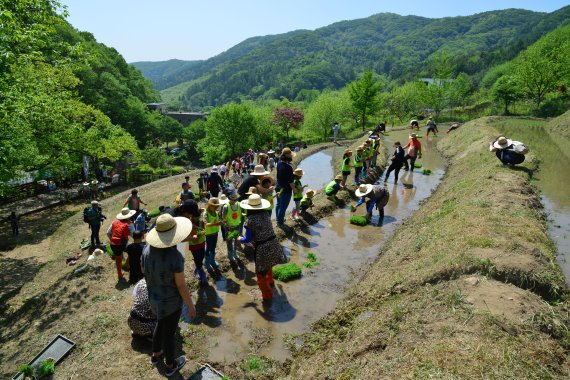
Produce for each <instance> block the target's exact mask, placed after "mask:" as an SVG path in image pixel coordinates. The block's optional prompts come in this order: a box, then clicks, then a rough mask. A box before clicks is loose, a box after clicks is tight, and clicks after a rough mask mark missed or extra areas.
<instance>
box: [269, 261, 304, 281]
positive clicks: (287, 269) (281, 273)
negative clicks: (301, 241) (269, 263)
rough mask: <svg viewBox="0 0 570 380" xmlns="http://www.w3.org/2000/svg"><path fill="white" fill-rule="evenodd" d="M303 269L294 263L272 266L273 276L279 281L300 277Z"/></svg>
mask: <svg viewBox="0 0 570 380" xmlns="http://www.w3.org/2000/svg"><path fill="white" fill-rule="evenodd" d="M302 272H303V270H302V269H301V267H300V266H299V265H297V264H296V263H289V264H283V265H276V266H274V267H273V278H276V279H277V280H279V281H283V282H287V281H291V280H294V279H297V278H301V274H302Z"/></svg>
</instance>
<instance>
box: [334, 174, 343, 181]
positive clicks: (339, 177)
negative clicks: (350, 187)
mask: <svg viewBox="0 0 570 380" xmlns="http://www.w3.org/2000/svg"><path fill="white" fill-rule="evenodd" d="M334 180H335V181H342V176H341V175H340V174H338V175H337V176H336V177H334Z"/></svg>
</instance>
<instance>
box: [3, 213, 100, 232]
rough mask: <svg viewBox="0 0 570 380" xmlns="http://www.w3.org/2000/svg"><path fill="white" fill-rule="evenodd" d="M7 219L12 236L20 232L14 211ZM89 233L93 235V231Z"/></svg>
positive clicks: (18, 218) (18, 219)
mask: <svg viewBox="0 0 570 380" xmlns="http://www.w3.org/2000/svg"><path fill="white" fill-rule="evenodd" d="M8 220H9V221H10V226H11V227H12V236H18V235H19V234H20V217H19V216H18V215H16V211H12V212H11V213H10V216H8ZM91 235H93V233H92V234H91Z"/></svg>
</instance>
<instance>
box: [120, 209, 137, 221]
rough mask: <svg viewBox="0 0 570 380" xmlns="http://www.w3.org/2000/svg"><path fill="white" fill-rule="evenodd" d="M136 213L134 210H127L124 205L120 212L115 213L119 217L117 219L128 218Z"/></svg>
mask: <svg viewBox="0 0 570 380" xmlns="http://www.w3.org/2000/svg"><path fill="white" fill-rule="evenodd" d="M136 213H137V211H136V210H129V208H128V207H124V208H123V209H122V210H121V212H120V213H118V214H117V219H119V220H125V219H130V218H131V217H132V216H133V215H135V214H136Z"/></svg>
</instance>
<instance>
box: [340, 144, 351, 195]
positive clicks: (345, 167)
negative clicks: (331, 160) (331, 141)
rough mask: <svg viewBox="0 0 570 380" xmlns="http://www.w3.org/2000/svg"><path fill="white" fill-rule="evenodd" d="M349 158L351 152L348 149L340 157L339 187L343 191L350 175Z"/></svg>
mask: <svg viewBox="0 0 570 380" xmlns="http://www.w3.org/2000/svg"><path fill="white" fill-rule="evenodd" d="M350 157H352V151H351V150H350V149H345V150H344V154H343V155H342V167H341V172H342V182H341V186H342V188H343V189H346V180H347V179H348V176H349V175H350Z"/></svg>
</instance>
